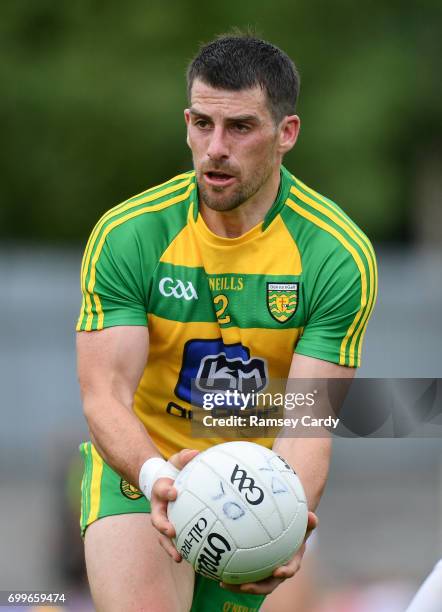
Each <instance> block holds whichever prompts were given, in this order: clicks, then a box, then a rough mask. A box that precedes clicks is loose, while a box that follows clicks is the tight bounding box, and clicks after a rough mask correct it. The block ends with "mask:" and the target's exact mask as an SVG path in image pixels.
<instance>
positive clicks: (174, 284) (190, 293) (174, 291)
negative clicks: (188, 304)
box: [158, 276, 198, 301]
mask: <svg viewBox="0 0 442 612" xmlns="http://www.w3.org/2000/svg"><path fill="white" fill-rule="evenodd" d="M158 289H159V290H160V293H161V295H164V297H172V296H173V297H174V298H176V299H177V300H180V299H181V298H184V299H185V300H187V301H189V300H197V299H198V294H197V292H196V290H195V287H194V286H193V285H192V283H191V282H190V281H187V283H186V284H184V282H183V281H181V280H179V279H177V280H173V278H170V276H165V277H164V278H162V279H161V280H160V282H159V285H158Z"/></svg>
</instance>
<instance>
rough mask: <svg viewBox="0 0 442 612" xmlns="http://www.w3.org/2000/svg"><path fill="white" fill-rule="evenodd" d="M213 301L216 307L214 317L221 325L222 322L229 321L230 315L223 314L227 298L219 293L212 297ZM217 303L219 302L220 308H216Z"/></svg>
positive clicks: (227, 303)
mask: <svg viewBox="0 0 442 612" xmlns="http://www.w3.org/2000/svg"><path fill="white" fill-rule="evenodd" d="M213 303H214V304H215V308H216V318H217V319H218V323H219V324H220V325H222V324H223V323H230V316H229V315H225V316H224V313H225V311H226V308H227V306H228V305H229V299H228V297H227V296H226V295H224V294H222V293H220V294H219V295H217V296H215V297H214V298H213ZM218 304H221V307H220V308H217V306H218Z"/></svg>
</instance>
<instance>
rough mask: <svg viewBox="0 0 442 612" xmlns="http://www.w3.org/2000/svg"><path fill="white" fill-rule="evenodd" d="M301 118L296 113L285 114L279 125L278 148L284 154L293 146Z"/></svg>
mask: <svg viewBox="0 0 442 612" xmlns="http://www.w3.org/2000/svg"><path fill="white" fill-rule="evenodd" d="M300 128H301V120H300V118H299V117H298V115H287V116H286V117H284V119H283V120H282V121H281V124H280V126H279V147H278V148H279V150H280V152H281V153H282V154H283V155H284V154H285V153H287V152H288V151H290V149H292V148H293V147H294V146H295V143H296V140H297V139H298V134H299V130H300Z"/></svg>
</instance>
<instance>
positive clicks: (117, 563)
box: [77, 36, 376, 612]
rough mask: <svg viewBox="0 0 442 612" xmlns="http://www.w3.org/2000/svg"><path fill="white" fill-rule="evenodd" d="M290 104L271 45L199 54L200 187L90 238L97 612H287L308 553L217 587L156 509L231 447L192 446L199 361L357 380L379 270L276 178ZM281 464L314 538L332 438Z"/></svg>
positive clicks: (86, 316)
mask: <svg viewBox="0 0 442 612" xmlns="http://www.w3.org/2000/svg"><path fill="white" fill-rule="evenodd" d="M298 89H299V78H298V74H297V71H296V68H295V66H294V64H293V63H292V61H291V60H290V59H289V58H288V57H287V55H286V54H285V53H283V52H282V51H281V50H279V49H277V48H276V47H274V46H273V45H271V44H269V43H267V42H265V41H262V40H258V39H255V38H252V37H248V36H224V37H220V38H218V39H216V40H215V41H213V42H211V43H209V44H208V45H206V46H204V47H203V48H202V49H201V50H200V52H199V53H198V55H197V56H196V58H195V59H194V60H193V61H192V63H191V64H190V67H189V70H188V94H189V104H190V106H189V108H188V109H186V110H185V112H184V117H185V121H186V125H187V143H188V145H189V147H190V148H191V150H192V155H193V163H194V171H192V172H187V173H184V174H180V175H178V176H176V177H174V178H173V179H171V180H170V181H168V182H166V183H163V184H162V185H159V186H157V187H154V188H152V189H149V190H147V191H145V192H143V193H142V194H140V195H138V196H135V197H134V198H131V199H130V200H127V201H126V202H124V203H123V204H120V205H119V206H117V207H115V208H113V209H111V210H110V211H109V212H108V213H106V214H105V215H104V216H103V217H102V219H101V220H100V221H99V222H98V224H97V225H96V227H95V229H94V230H93V232H92V234H91V237H90V239H89V242H88V245H87V247H86V251H85V254H84V258H83V264H82V289H83V296H84V300H83V306H82V310H81V313H80V318H79V321H78V326H77V329H78V331H79V334H78V369H79V378H80V383H81V389H82V396H83V402H84V411H85V415H86V418H87V421H88V424H89V429H90V433H91V440H92V443H93V445H92V444H91V443H86V444H83V445H82V452H83V455H84V457H85V463H86V468H85V475H84V479H83V486H82V491H83V505H82V518H81V523H82V529H83V533H84V532H85V553H86V563H87V570H88V578H89V583H90V586H91V591H92V595H93V598H94V601H95V604H96V607H97V610H105V611H106V612H107V611H111V610H116V611H118V612H120V611H121V610H124V611H125V612H129V611H132V610H152V611H154V612H162V611H164V612H175V611H176V612H181V611H183V612H184V611H188V610H190V608H192V611H193V612H196V611H201V612H202V611H204V612H211V611H212V610H213V611H215V610H216V611H221V610H233V609H235V608H234V606H235V605H236V606H238V605H240V604H241V605H242V606H243V608H241V609H242V610H257V609H259V608H260V606H261V605H262V601H263V599H264V596H265V595H267V598H266V601H265V602H264V604H263V605H262V607H261V610H263V611H267V612H268V611H269V610H278V612H284V611H285V610H291V611H294V610H296V602H295V601H293V593H294V592H295V590H296V581H293V580H290V579H289V578H291V577H292V576H293V575H294V574H295V572H296V571H297V570H298V568H299V565H300V560H301V557H302V552H303V549H302V550H301V551H300V552H299V553H298V554H297V555H296V556H295V557H294V558H293V559H292V560H291V561H290V562H289V563H288V564H287V565H285V566H283V567H281V568H278V569H276V570H275V572H274V575H273V576H272V577H271V578H269V579H267V580H264V581H260V582H259V583H255V584H250V585H242V586H241V587H233V586H229V585H224V587H225V588H224V589H222V588H220V587H219V585H218V584H217V583H216V582H214V581H211V580H208V579H207V578H204V577H201V576H196V577H195V574H194V572H193V570H192V568H191V567H190V566H189V564H187V563H177V562H179V561H180V559H181V557H180V555H179V553H178V552H177V551H176V550H175V548H174V547H173V544H172V542H171V540H170V538H171V536H173V526H172V525H171V524H170V523H169V522H168V521H167V516H166V506H167V502H168V500H171V499H174V497H175V495H176V491H175V489H174V488H173V478H174V477H175V475H176V473H177V471H178V470H179V469H181V468H182V467H183V466H184V465H185V464H186V463H187V462H188V461H189V460H190V459H191V458H193V456H194V455H195V454H196V451H189V450H182V449H187V448H189V447H195V448H196V449H199V450H202V449H204V448H207V447H209V446H211V445H213V444H215V443H219V442H222V441H223V440H222V439H220V438H215V439H192V438H191V436H190V416H191V409H192V402H191V400H192V399H193V398H191V381H192V380H195V379H196V380H197V381H200V382H201V384H203V379H204V378H205V377H206V378H207V371H208V369H207V367H206V366H207V365H208V364H209V363H210V368H209V371H210V372H212V373H213V372H219V371H221V370H222V368H225V367H227V368H228V369H229V368H230V371H233V372H235V376H236V377H237V378H238V379H239V378H240V377H241V376H242V375H243V374H247V373H249V372H250V368H251V367H252V366H253V368H254V369H256V371H258V372H260V373H261V376H262V379H263V380H264V386H265V383H266V381H267V380H268V379H269V378H271V377H273V378H286V377H287V376H288V375H289V376H290V377H291V378H332V377H340V378H348V379H350V378H351V377H352V376H353V375H354V371H355V368H356V367H357V366H358V365H359V363H360V351H361V346H362V339H363V336H364V332H365V328H366V324H367V320H368V318H369V316H370V313H371V311H372V308H373V305H374V301H375V293H376V268H375V259H374V254H373V250H372V247H371V245H370V242H369V241H368V239H367V238H366V237H365V235H364V234H363V233H362V232H361V231H360V230H359V229H358V228H357V227H356V226H355V225H354V223H352V221H351V220H350V219H349V218H348V217H347V216H346V215H345V214H344V213H343V212H342V211H341V210H340V209H339V208H338V207H337V206H336V205H335V204H334V203H332V202H331V201H330V200H327V199H325V198H323V197H322V196H320V195H319V194H317V193H316V192H314V191H313V190H311V189H310V188H309V187H307V186H306V185H304V184H303V183H301V182H300V181H299V180H298V179H296V178H294V177H293V176H292V175H291V174H290V173H289V172H288V171H287V170H286V169H285V168H284V167H283V166H282V159H283V156H284V155H285V153H287V152H288V151H289V150H290V149H291V148H292V147H293V146H294V144H295V142H296V139H297V137H298V133H299V126H300V120H299V117H298V116H297V115H296V114H295V105H296V99H297V95H298ZM84 332H89V333H84ZM205 375H206V376H205ZM258 442H260V443H262V444H265V445H267V446H271V443H272V440H269V439H263V440H258ZM273 448H274V449H275V450H276V451H277V452H278V453H279V454H280V455H281V456H283V457H284V458H285V459H286V460H287V461H288V462H289V463H290V464H291V465H292V466H293V467H294V468H295V470H296V472H297V473H298V475H299V477H300V479H301V481H302V483H303V485H304V488H305V491H306V495H307V499H308V503H309V509H310V510H311V512H310V514H309V530H312V529H313V528H314V527H315V525H316V517H315V515H314V514H313V511H314V510H315V508H316V506H317V504H318V502H319V499H320V496H321V493H322V490H323V488H324V485H325V481H326V477H327V471H328V466H329V459H330V440H329V439H328V438H316V439H313V438H306V439H297V440H291V439H278V440H276V441H275V443H274V446H273ZM162 457H165V458H168V459H169V461H168V462H167V463H166V462H165V461H164V460H163V459H162ZM139 489H141V490H142V492H143V493H144V496H143V495H142V493H141V492H140V490H139ZM148 500H150V503H149V501H148ZM148 512H151V519H152V520H151V521H150V520H148V519H147V517H146V513H148ZM98 519H99V520H98ZM86 528H87V530H86ZM159 532H160V535H159ZM158 536H159V538H158ZM159 541H160V542H161V545H162V547H163V548H161V547H160V545H159ZM163 549H165V550H163ZM165 551H166V552H165ZM276 587H278V588H276ZM192 602H193V603H192ZM237 609H238V608H237Z"/></svg>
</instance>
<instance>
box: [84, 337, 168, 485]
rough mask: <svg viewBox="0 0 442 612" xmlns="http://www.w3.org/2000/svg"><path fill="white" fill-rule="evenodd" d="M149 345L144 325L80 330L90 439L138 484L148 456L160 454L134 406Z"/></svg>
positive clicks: (85, 403)
mask: <svg viewBox="0 0 442 612" xmlns="http://www.w3.org/2000/svg"><path fill="white" fill-rule="evenodd" d="M148 346H149V335H148V330H147V328H146V327H142V326H120V327H111V328H108V329H104V330H102V331H92V332H79V333H78V334H77V365H78V377H79V381H80V388H81V395H82V400H83V408H84V414H85V416H86V420H87V422H88V426H89V430H90V434H91V439H92V442H93V443H94V445H95V446H96V447H97V450H98V451H99V453H100V455H101V456H102V457H103V459H104V460H105V461H106V463H108V464H109V465H110V466H111V467H112V468H113V469H114V470H115V471H116V472H118V473H119V474H120V475H121V476H123V477H124V478H125V479H126V480H127V481H128V482H130V483H132V484H134V485H136V486H138V475H139V471H140V468H141V466H142V465H143V463H144V462H145V461H146V459H148V458H149V457H154V456H156V457H160V456H161V455H160V453H159V452H158V450H157V448H156V447H155V445H154V443H153V442H152V440H151V439H150V437H149V435H148V434H147V432H146V429H145V428H144V426H143V424H142V423H141V422H140V420H139V419H138V418H137V417H136V415H135V414H134V412H133V409H132V406H133V398H134V394H135V391H136V388H137V386H138V383H139V381H140V378H141V376H142V374H143V371H144V367H145V365H146V362H147V355H148Z"/></svg>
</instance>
